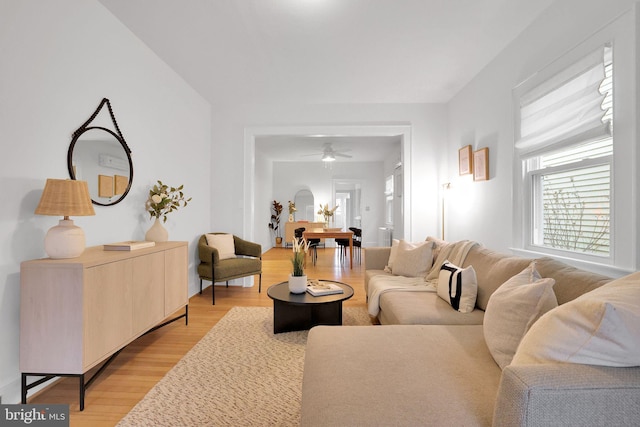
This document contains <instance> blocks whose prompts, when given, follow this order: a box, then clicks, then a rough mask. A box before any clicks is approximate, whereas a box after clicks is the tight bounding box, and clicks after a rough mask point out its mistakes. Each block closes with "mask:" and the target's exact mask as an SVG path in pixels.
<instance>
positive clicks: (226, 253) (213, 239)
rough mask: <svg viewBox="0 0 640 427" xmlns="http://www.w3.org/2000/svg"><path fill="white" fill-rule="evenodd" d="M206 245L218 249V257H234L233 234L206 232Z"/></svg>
mask: <svg viewBox="0 0 640 427" xmlns="http://www.w3.org/2000/svg"><path fill="white" fill-rule="evenodd" d="M205 237H206V238H207V245H209V246H211V247H212V248H216V249H217V250H218V255H219V257H220V259H221V260H222V259H229V258H235V257H236V247H235V244H234V242H233V234H206V235H205Z"/></svg>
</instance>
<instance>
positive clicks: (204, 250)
mask: <svg viewBox="0 0 640 427" xmlns="http://www.w3.org/2000/svg"><path fill="white" fill-rule="evenodd" d="M198 257H199V258H200V261H201V262H204V263H207V264H211V263H213V264H217V263H218V262H219V261H220V254H219V253H218V250H217V249H216V248H214V247H212V246H209V245H207V242H206V240H205V241H203V240H202V239H200V241H199V242H198Z"/></svg>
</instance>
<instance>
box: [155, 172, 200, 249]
mask: <svg viewBox="0 0 640 427" xmlns="http://www.w3.org/2000/svg"><path fill="white" fill-rule="evenodd" d="M183 188H184V186H183V185H181V186H179V187H170V186H168V185H165V184H163V183H162V181H158V183H157V184H156V185H154V186H153V187H152V188H151V189H150V190H149V197H148V198H147V201H146V202H145V206H146V209H147V212H149V217H150V218H155V221H154V223H153V225H152V226H151V228H150V229H149V231H147V233H146V234H145V240H148V241H154V242H165V241H167V240H168V237H169V233H168V232H167V230H166V229H165V228H164V227H163V226H162V224H161V223H160V221H162V222H167V215H168V214H170V213H171V212H173V211H177V210H178V208H181V207H182V208H184V207H186V206H187V204H188V203H189V202H190V201H191V197H189V198H188V199H187V198H186V196H185V195H184V193H183V191H182V189H183Z"/></svg>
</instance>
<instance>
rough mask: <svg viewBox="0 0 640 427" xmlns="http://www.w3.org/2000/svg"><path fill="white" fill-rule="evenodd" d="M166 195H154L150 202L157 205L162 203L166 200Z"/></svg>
mask: <svg viewBox="0 0 640 427" xmlns="http://www.w3.org/2000/svg"><path fill="white" fill-rule="evenodd" d="M166 198H167V195H166V194H154V195H153V196H151V201H152V202H153V203H155V204H158V203H160V202H161V201H162V199H166Z"/></svg>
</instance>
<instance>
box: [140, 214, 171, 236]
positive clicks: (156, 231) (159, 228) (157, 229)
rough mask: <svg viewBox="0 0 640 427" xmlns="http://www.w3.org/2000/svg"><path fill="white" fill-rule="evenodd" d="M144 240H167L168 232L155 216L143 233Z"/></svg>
mask: <svg viewBox="0 0 640 427" xmlns="http://www.w3.org/2000/svg"><path fill="white" fill-rule="evenodd" d="M144 240H146V241H148V242H166V241H167V240H169V232H168V231H167V229H166V228H164V226H163V225H162V222H160V220H159V219H158V218H156V220H155V221H154V223H153V225H152V226H151V228H150V229H149V230H148V231H147V234H145V235H144Z"/></svg>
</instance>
